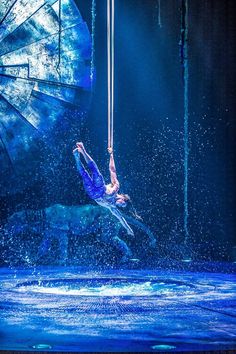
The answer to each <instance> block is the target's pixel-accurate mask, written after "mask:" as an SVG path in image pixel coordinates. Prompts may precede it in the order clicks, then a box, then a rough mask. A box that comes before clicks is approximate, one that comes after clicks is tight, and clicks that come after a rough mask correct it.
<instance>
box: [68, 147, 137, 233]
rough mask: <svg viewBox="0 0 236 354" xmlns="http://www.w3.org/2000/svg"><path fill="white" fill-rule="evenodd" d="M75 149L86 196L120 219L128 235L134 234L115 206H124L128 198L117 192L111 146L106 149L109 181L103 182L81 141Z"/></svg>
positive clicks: (118, 186)
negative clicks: (86, 167)
mask: <svg viewBox="0 0 236 354" xmlns="http://www.w3.org/2000/svg"><path fill="white" fill-rule="evenodd" d="M76 146H77V147H76V149H74V150H73V154H74V157H75V161H76V165H77V169H78V172H79V174H80V175H81V177H82V180H83V185H84V189H85V191H86V192H87V194H88V196H89V197H90V198H91V199H93V200H95V202H96V203H97V204H99V205H101V206H103V207H105V208H107V209H109V210H110V212H111V213H112V214H113V215H114V216H115V217H116V218H117V219H118V220H119V221H120V223H121V224H122V225H123V226H124V228H125V229H126V230H127V232H128V234H129V235H132V236H133V235H134V232H133V230H132V229H131V227H130V226H129V224H128V223H127V221H126V220H125V218H124V217H123V215H122V214H121V212H120V211H119V210H118V208H117V207H123V208H124V207H126V205H127V201H129V200H130V198H129V196H128V195H127V194H121V193H118V191H119V188H120V184H119V181H118V179H117V175H116V167H115V161H114V156H113V151H112V148H109V149H108V152H109V154H110V162H109V170H110V178H111V183H109V184H105V181H104V178H103V176H102V174H101V172H100V171H99V169H98V167H97V165H96V163H95V162H94V160H93V159H92V157H91V156H90V155H89V154H88V153H87V151H86V150H85V147H84V145H83V143H76ZM80 154H82V155H83V157H84V160H85V162H86V163H87V166H88V168H89V171H90V174H89V173H88V171H87V170H86V169H85V167H84V165H83V164H82V162H81V160H80Z"/></svg>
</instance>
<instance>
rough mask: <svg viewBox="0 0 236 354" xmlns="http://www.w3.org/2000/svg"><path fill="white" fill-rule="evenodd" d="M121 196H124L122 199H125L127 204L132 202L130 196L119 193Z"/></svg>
mask: <svg viewBox="0 0 236 354" xmlns="http://www.w3.org/2000/svg"><path fill="white" fill-rule="evenodd" d="M119 195H121V196H122V198H123V199H124V201H125V202H130V200H131V199H130V196H129V195H128V194H124V193H119Z"/></svg>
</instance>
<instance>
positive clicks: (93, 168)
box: [76, 143, 105, 187]
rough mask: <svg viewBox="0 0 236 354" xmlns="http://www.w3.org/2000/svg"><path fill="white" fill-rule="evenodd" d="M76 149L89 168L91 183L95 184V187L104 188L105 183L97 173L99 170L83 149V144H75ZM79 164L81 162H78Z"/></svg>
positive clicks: (99, 173)
mask: <svg viewBox="0 0 236 354" xmlns="http://www.w3.org/2000/svg"><path fill="white" fill-rule="evenodd" d="M76 145H77V147H78V150H79V151H80V152H81V154H82V155H83V156H84V159H85V161H86V163H87V165H88V167H89V170H90V171H91V174H92V180H93V183H94V184H95V186H96V187H101V186H103V185H104V186H105V181H104V179H103V176H102V174H101V172H100V171H99V168H98V166H97V164H96V162H95V161H94V160H93V159H92V157H91V156H90V155H89V154H88V153H87V151H86V150H85V147H84V145H83V143H77V144H76ZM80 163H81V162H80Z"/></svg>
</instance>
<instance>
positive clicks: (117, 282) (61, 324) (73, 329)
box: [0, 267, 236, 352]
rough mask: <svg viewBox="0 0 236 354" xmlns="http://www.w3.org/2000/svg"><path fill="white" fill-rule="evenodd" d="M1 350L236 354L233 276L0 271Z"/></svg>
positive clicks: (45, 270)
mask: <svg viewBox="0 0 236 354" xmlns="http://www.w3.org/2000/svg"><path fill="white" fill-rule="evenodd" d="M0 281H1V293H0V306H1V324H0V333H1V334H0V350H17V351H20V350H22V351H27V350H29V351H31V350H38V351H43V350H45V351H67V352H69V351H77V352H78V351H82V352H84V351H88V352H98V351H101V352H102V351H123V352H127V351H130V352H139V351H140V352H150V351H153V352H158V351H166V352H167V351H170V352H173V351H174V352H176V351H198V350H199V351H200V350H230V349H231V350H232V349H235V350H236V295H235V289H236V284H235V276H234V275H233V274H226V273H210V272H209V273H207V272H205V273H200V272H174V271H164V270H162V271H160V270H158V271H157V270H156V271H154V270H150V271H148V270H145V271H144V270H113V271H99V272H95V271H91V270H86V269H77V268H75V267H73V268H72V267H71V268H64V267H61V268H58V267H57V268H55V267H54V268H52V269H50V268H46V267H45V268H42V267H41V268H37V269H34V271H33V274H32V269H7V268H1V269H0Z"/></svg>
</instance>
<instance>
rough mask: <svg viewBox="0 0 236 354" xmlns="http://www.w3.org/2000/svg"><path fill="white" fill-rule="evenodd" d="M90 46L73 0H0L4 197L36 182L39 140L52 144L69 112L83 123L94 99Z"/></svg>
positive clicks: (0, 131)
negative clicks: (56, 132)
mask: <svg viewBox="0 0 236 354" xmlns="http://www.w3.org/2000/svg"><path fill="white" fill-rule="evenodd" d="M91 46H92V44H91V34H90V32H89V29H88V26H87V24H86V22H85V21H84V20H83V18H82V16H81V14H80V12H79V9H78V8H77V6H76V3H75V2H74V0H34V1H30V0H7V1H6V0H3V1H1V3H0V163H1V173H0V174H1V180H2V181H3V185H4V188H2V189H1V192H0V194H1V195H4V194H6V193H9V191H10V193H12V194H14V192H16V191H21V190H22V189H23V188H25V184H26V180H27V183H28V184H30V182H32V181H31V179H32V175H35V173H36V172H35V170H34V167H35V166H34V160H36V163H35V165H36V166H37V165H38V164H39V161H38V160H37V159H35V157H36V156H38V155H40V153H39V146H40V144H42V141H43V142H47V144H48V146H49V148H50V146H51V145H52V141H53V136H54V134H55V129H57V127H58V125H60V129H61V130H63V127H64V125H65V124H67V123H66V119H65V117H66V114H68V111H70V112H72V113H70V119H71V120H73V119H74V120H76V121H77V126H76V128H77V130H78V128H79V127H80V120H81V119H80V118H81V117H82V115H83V114H84V112H85V111H86V109H88V105H89V101H90V91H91V85H92V77H91V61H92V49H91ZM73 112H76V114H75V113H74V117H73ZM30 158H31V160H32V162H31V163H30V164H29V163H28V161H29V159H30ZM25 162H26V163H25ZM28 170H29V171H30V170H31V173H28V172H29V171H28ZM32 171H33V172H32ZM16 176H17V180H18V183H17V186H16V183H14V181H15V178H16ZM21 178H22V182H21Z"/></svg>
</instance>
